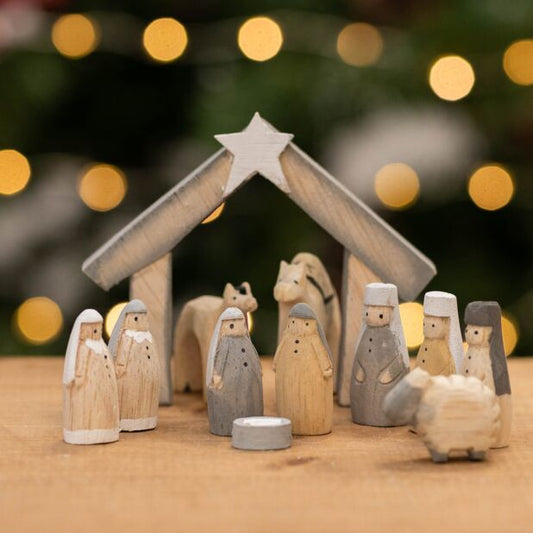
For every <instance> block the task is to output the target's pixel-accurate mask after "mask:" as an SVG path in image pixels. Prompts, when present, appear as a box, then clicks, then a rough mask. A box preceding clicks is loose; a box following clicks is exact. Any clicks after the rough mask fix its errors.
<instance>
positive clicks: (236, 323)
mask: <svg viewBox="0 0 533 533" xmlns="http://www.w3.org/2000/svg"><path fill="white" fill-rule="evenodd" d="M226 325H227V326H228V327H227V328H226ZM232 326H233V327H232ZM221 335H232V336H233V335H234V336H243V335H244V336H246V337H249V336H250V334H249V332H248V326H247V323H246V318H245V316H244V314H243V312H242V311H241V310H240V309H239V308H238V307H228V308H227V309H226V310H225V311H223V312H222V314H221V315H220V316H219V317H218V321H217V325H216V326H215V330H214V331H213V336H212V337H211V343H210V345H209V353H208V356H207V369H206V373H205V379H206V385H207V386H209V383H211V378H212V377H213V365H214V364H215V352H216V350H217V346H218V341H219V339H220V336H221Z"/></svg>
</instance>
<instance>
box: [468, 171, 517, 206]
mask: <svg viewBox="0 0 533 533" xmlns="http://www.w3.org/2000/svg"><path fill="white" fill-rule="evenodd" d="M468 194H469V195H470V198H472V201H473V202H474V203H475V204H476V205H477V206H478V207H480V208H481V209H485V210H487V211H496V210H497V209H501V208H502V207H505V206H506V205H507V204H508V203H509V202H510V201H511V199H512V197H513V194H514V183H513V178H512V177H511V175H510V174H509V172H508V171H507V170H506V169H505V168H503V167H502V166H500V165H485V166H482V167H481V168H478V169H477V170H476V171H475V172H474V173H473V174H472V176H471V177H470V180H469V182H468Z"/></svg>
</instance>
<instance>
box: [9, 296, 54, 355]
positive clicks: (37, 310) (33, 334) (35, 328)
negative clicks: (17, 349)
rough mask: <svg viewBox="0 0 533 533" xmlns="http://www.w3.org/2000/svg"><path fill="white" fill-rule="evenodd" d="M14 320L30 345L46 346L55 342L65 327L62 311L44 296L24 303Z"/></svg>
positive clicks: (17, 328)
mask: <svg viewBox="0 0 533 533" xmlns="http://www.w3.org/2000/svg"><path fill="white" fill-rule="evenodd" d="M14 318H15V320H14V322H15V327H16V330H17V331H18V333H19V334H20V335H21V336H22V338H23V339H24V340H25V341H26V342H28V343H30V344H37V345H38V344H46V343H48V342H50V341H52V340H54V339H55V338H56V337H57V336H58V335H59V333H60V332H61V329H62V327H63V314H62V313H61V309H60V308H59V306H58V305H57V304H56V303H55V302H54V301H53V300H50V298H46V297H44V296H37V297H34V298H29V299H28V300H26V301H25V302H23V303H22V304H21V305H20V306H19V308H18V309H17V311H16V312H15V317H14Z"/></svg>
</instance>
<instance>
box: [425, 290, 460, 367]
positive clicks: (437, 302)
mask: <svg viewBox="0 0 533 533" xmlns="http://www.w3.org/2000/svg"><path fill="white" fill-rule="evenodd" d="M424 315H425V316H430V317H431V316H434V317H439V318H448V319H449V324H450V331H449V333H448V348H449V349H450V353H451V354H452V356H453V359H454V361H455V368H456V369H457V370H459V369H461V368H463V359H464V349H463V338H462V336H461V326H460V324H459V313H458V311H457V298H456V297H455V296H454V295H453V294H451V293H449V292H442V291H431V292H426V294H425V295H424Z"/></svg>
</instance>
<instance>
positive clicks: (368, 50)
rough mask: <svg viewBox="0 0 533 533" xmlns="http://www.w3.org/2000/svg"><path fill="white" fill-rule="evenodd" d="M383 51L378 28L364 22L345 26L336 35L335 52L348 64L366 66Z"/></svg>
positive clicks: (372, 62) (373, 61)
mask: <svg viewBox="0 0 533 533" xmlns="http://www.w3.org/2000/svg"><path fill="white" fill-rule="evenodd" d="M382 52H383V38H382V37H381V33H380V32H379V30H378V29H377V28H376V27H374V26H371V25H370V24H366V23H365V22H355V23H353V24H348V25H347V26H345V27H344V28H343V29H342V30H341V32H340V33H339V36H338V37H337V53H338V54H339V56H340V57H341V59H342V60H343V61H344V62H345V63H348V64H349V65H354V66H356V67H366V66H368V65H373V64H374V63H376V62H377V61H378V60H379V58H380V57H381V54H382Z"/></svg>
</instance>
